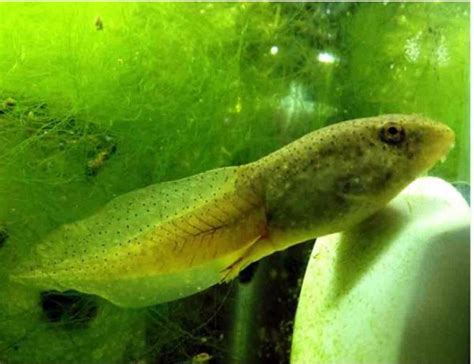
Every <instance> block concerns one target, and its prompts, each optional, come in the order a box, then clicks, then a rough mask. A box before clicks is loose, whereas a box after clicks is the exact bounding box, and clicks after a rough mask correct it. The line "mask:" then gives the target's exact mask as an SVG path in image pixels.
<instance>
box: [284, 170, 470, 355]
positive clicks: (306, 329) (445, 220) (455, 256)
mask: <svg viewBox="0 0 474 364" xmlns="http://www.w3.org/2000/svg"><path fill="white" fill-rule="evenodd" d="M469 224H470V211H469V206H468V205H467V203H466V201H465V200H464V199H463V197H462V196H461V195H460V194H459V193H458V192H457V191H456V190H455V189H454V188H453V187H452V186H451V185H450V184H448V183H447V182H445V181H443V180H441V179H439V178H433V177H425V178H420V179H418V180H416V181H415V182H413V183H412V184H411V185H410V186H408V187H407V188H406V189H405V190H404V191H403V192H402V193H401V194H400V195H399V196H398V197H397V198H395V199H394V200H393V201H392V202H391V203H390V204H389V205H388V206H387V208H385V209H384V210H383V211H381V212H380V213H378V214H376V215H375V216H373V217H372V218H370V219H369V220H367V221H365V222H364V223H362V224H361V225H360V226H358V227H357V228H356V229H353V230H351V231H349V232H346V233H343V234H333V235H329V236H326V237H324V238H321V239H318V240H317V243H316V245H315V247H314V249H313V253H312V256H311V259H310V262H309V264H308V267H307V271H306V275H305V278H304V281H303V287H302V291H301V296H300V300H299V305H298V310H297V315H296V322H295V329H294V335H293V344H292V354H291V362H292V364H317V363H324V364H329V363H334V364H356V363H357V364H369V363H370V364H381V363H387V364H388V363H403V364H408V363H417V364H423V363H430V364H432V363H436V364H443V363H450V364H451V363H464V362H468V361H469Z"/></svg>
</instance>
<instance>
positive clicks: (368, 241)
mask: <svg viewBox="0 0 474 364" xmlns="http://www.w3.org/2000/svg"><path fill="white" fill-rule="evenodd" d="M405 223H406V221H405V219H404V218H403V215H402V214H401V213H400V212H399V211H397V210H396V209H394V208H391V207H387V208H385V209H384V210H382V211H380V212H378V213H377V214H375V215H373V216H372V217H370V218H368V219H367V220H365V221H364V222H362V223H361V224H359V225H357V226H356V227H355V228H354V229H351V230H348V231H346V232H345V233H343V235H342V241H341V242H340V243H339V246H338V248H337V249H338V252H337V258H336V259H337V261H336V267H335V272H334V273H335V274H334V281H333V284H334V285H335V287H334V289H333V290H332V291H333V292H334V295H333V296H332V297H330V298H329V300H328V302H331V301H332V302H334V304H337V302H338V301H339V299H340V298H341V297H343V296H344V295H346V294H347V293H348V292H349V291H350V290H351V289H352V288H353V287H354V286H355V285H356V284H357V282H358V281H359V279H360V278H361V277H363V275H364V273H365V272H366V271H367V270H368V269H369V268H370V267H371V266H372V265H373V264H374V263H375V262H376V261H377V259H378V257H380V256H381V255H382V253H383V252H384V251H385V250H387V249H388V247H389V246H390V244H391V243H392V242H393V241H394V240H395V239H396V237H397V235H398V233H399V232H400V230H401V229H402V227H403V225H404V224H405Z"/></svg>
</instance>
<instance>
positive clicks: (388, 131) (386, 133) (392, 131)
mask: <svg viewBox="0 0 474 364" xmlns="http://www.w3.org/2000/svg"><path fill="white" fill-rule="evenodd" d="M380 138H381V139H382V141H383V142H385V143H388V144H398V143H401V142H402V141H403V139H404V138H405V130H403V128H402V126H401V125H400V124H397V123H393V122H391V123H387V124H385V125H384V126H383V128H382V130H381V131H380Z"/></svg>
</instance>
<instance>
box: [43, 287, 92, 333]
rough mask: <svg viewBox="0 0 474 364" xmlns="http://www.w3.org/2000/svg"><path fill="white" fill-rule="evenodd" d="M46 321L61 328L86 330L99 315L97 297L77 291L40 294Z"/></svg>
mask: <svg viewBox="0 0 474 364" xmlns="http://www.w3.org/2000/svg"><path fill="white" fill-rule="evenodd" d="M40 305H41V309H42V311H43V315H44V319H45V320H46V321H47V322H49V323H51V324H55V325H56V326H60V327H61V328H64V329H68V330H72V329H84V328H87V327H88V325H89V323H90V322H91V321H92V320H94V319H95V318H96V316H97V313H98V303H97V297H96V296H92V295H88V294H84V293H80V292H76V291H65V292H59V291H46V292H41V293H40Z"/></svg>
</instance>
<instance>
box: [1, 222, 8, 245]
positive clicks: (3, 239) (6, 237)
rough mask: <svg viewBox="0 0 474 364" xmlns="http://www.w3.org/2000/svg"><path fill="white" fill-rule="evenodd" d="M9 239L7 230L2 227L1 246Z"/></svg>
mask: <svg viewBox="0 0 474 364" xmlns="http://www.w3.org/2000/svg"><path fill="white" fill-rule="evenodd" d="M7 239H8V233H7V231H6V230H5V229H4V228H2V227H0V248H1V247H3V246H4V245H5V242H6V241H7Z"/></svg>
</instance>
